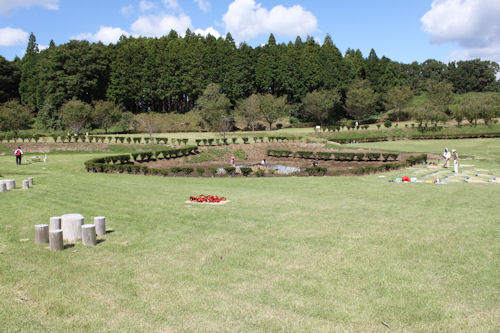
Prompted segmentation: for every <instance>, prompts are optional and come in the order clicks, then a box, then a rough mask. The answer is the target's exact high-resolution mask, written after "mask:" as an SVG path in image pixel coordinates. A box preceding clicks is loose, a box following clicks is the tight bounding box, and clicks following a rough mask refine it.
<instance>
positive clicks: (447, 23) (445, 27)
mask: <svg viewBox="0 0 500 333" xmlns="http://www.w3.org/2000/svg"><path fill="white" fill-rule="evenodd" d="M421 21H422V28H423V30H424V31H426V32H428V33H429V34H430V41H431V43H436V44H441V43H448V42H451V43H457V44H458V45H459V46H460V47H461V48H462V50H456V51H454V52H453V54H452V55H451V56H450V57H452V58H455V59H456V58H459V57H460V58H462V59H470V58H478V57H480V58H486V59H496V60H497V61H498V60H500V53H499V52H498V50H499V49H500V1H498V0H434V1H433V2H432V7H431V10H429V11H428V12H427V13H425V15H424V16H422V18H421Z"/></svg>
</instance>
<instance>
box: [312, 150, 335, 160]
mask: <svg viewBox="0 0 500 333" xmlns="http://www.w3.org/2000/svg"><path fill="white" fill-rule="evenodd" d="M316 158H317V159H318V160H325V161H326V160H331V159H332V153H328V152H321V151H319V152H317V153H316Z"/></svg>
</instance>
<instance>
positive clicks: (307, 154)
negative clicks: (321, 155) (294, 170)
mask: <svg viewBox="0 0 500 333" xmlns="http://www.w3.org/2000/svg"><path fill="white" fill-rule="evenodd" d="M295 155H299V156H300V158H313V157H314V152H312V151H302V150H299V151H298V152H296V153H295Z"/></svg>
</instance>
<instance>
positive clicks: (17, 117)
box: [0, 100, 33, 134]
mask: <svg viewBox="0 0 500 333" xmlns="http://www.w3.org/2000/svg"><path fill="white" fill-rule="evenodd" d="M32 120H33V115H32V113H31V108H30V107H29V106H28V105H21V104H19V102H18V101H17V100H11V101H8V102H6V103H4V104H2V105H1V106H0V130H2V131H14V132H15V133H16V134H18V133H19V130H22V129H25V128H28V126H29V124H30V123H31V121H32Z"/></svg>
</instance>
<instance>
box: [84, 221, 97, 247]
mask: <svg viewBox="0 0 500 333" xmlns="http://www.w3.org/2000/svg"><path fill="white" fill-rule="evenodd" d="M82 244H83V245H85V246H95V245H96V244H97V240H96V235H95V225H93V224H84V225H82Z"/></svg>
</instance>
